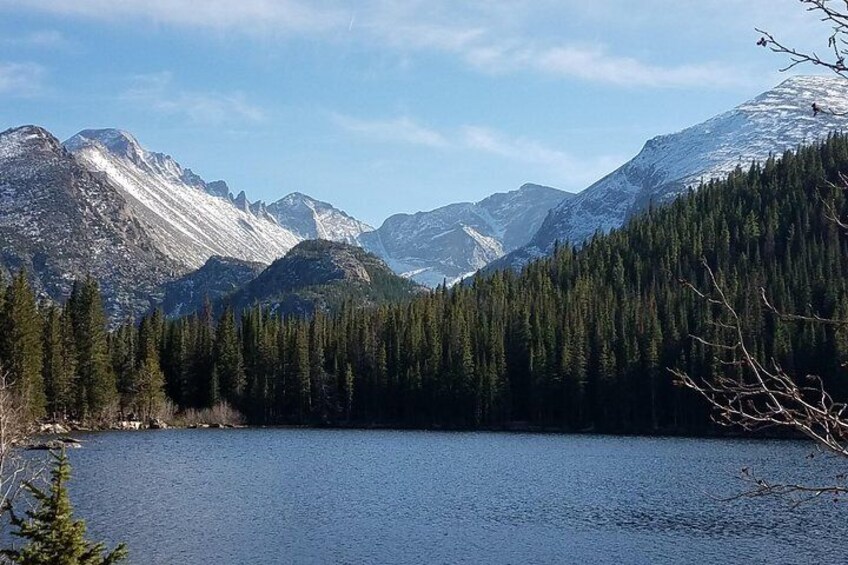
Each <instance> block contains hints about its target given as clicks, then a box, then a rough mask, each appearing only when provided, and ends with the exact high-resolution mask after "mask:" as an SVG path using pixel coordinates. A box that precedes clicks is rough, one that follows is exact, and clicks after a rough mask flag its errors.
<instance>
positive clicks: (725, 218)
mask: <svg viewBox="0 0 848 565" xmlns="http://www.w3.org/2000/svg"><path fill="white" fill-rule="evenodd" d="M840 171H843V172H845V171H848V138H846V137H844V136H834V137H831V138H830V139H828V140H827V142H825V143H823V144H821V145H816V146H813V147H809V148H804V149H800V150H799V152H798V153H797V154H793V153H787V154H785V155H783V156H782V158H780V159H770V160H769V161H767V162H766V163H764V164H762V165H758V166H754V167H752V168H751V169H750V170H748V171H741V170H740V171H737V172H736V173H734V174H732V175H731V176H730V177H729V179H727V180H726V181H724V182H715V183H712V184H710V185H707V186H704V187H702V188H701V189H700V190H698V191H697V192H694V193H692V194H690V195H687V196H683V197H681V198H680V199H678V200H677V201H675V202H674V203H672V204H670V205H668V206H665V207H663V208H660V209H655V210H649V211H648V212H646V213H645V214H644V215H642V216H640V217H638V218H635V219H634V220H632V221H631V222H630V223H629V224H628V225H627V226H626V227H624V228H622V229H621V230H618V231H614V232H612V233H611V234H609V235H606V236H599V237H596V238H594V239H593V240H591V241H590V242H589V243H588V244H587V245H586V246H585V247H583V248H582V249H580V250H576V249H574V248H570V247H560V248H558V249H557V250H556V252H555V254H554V255H553V256H552V257H550V258H548V259H544V260H541V261H538V262H536V263H533V264H531V265H530V266H528V267H527V268H526V269H525V270H524V272H523V273H521V274H520V275H516V274H514V273H512V272H509V271H506V272H499V273H495V274H493V275H491V276H489V277H486V278H483V277H479V278H477V279H476V280H474V281H473V282H472V283H471V284H469V285H460V286H457V287H454V288H452V289H450V290H448V289H445V288H440V289H438V290H437V291H435V292H432V293H428V294H426V295H423V296H421V297H419V298H416V299H413V300H411V301H407V302H404V303H401V304H395V305H383V306H379V307H374V308H361V307H357V306H356V305H352V304H351V305H349V306H348V307H344V308H342V309H341V311H340V312H339V313H337V314H333V315H329V316H328V315H324V314H320V313H319V314H316V315H315V316H313V317H311V318H309V319H305V318H295V317H289V318H280V317H278V316H274V315H271V314H269V313H268V312H267V311H263V310H261V309H249V310H246V311H245V312H244V313H243V315H242V317H241V319H240V321H238V322H237V321H236V318H235V317H234V316H233V315H232V314H231V313H230V314H229V315H225V316H224V317H223V318H222V319H221V320H220V321H218V322H215V321H214V320H213V319H212V317H211V316H210V315H203V314H199V315H194V316H191V317H185V318H182V319H179V320H174V321H170V322H169V321H165V320H164V318H163V317H162V316H161V315H154V316H152V317H149V318H147V319H145V320H144V321H143V322H142V324H141V326H140V327H138V328H136V327H134V326H126V327H124V328H122V329H121V330H120V331H118V332H116V333H114V334H112V335H111V336H110V338H109V359H110V360H111V365H110V366H109V367H107V366H106V365H103V366H100V365H98V366H97V367H94V366H92V364H91V363H87V364H85V363H86V362H87V358H86V356H85V354H83V352H86V351H88V352H90V351H95V352H97V351H99V349H98V348H97V347H94V348H92V347H90V346H88V345H86V340H88V339H89V337H88V336H89V335H95V336H96V335H98V334H97V332H91V331H90V323H89V322H90V320H91V319H92V318H91V316H90V315H89V314H88V312H89V309H90V308H89V306H86V307H85V308H83V307H82V306H81V305H83V304H90V301H88V302H86V301H83V300H81V299H80V298H77V299H76V302H75V305H74V308H73V309H72V310H71V313H70V316H67V318H68V320H69V321H68V323H62V319H63V317H62V316H57V315H56V314H55V313H54V314H52V316H53V317H52V318H50V319H49V320H53V321H52V322H51V323H48V324H47V325H46V328H47V329H49V330H50V331H45V332H44V335H45V341H44V344H45V363H44V374H45V382H46V390H47V395H46V398H47V403H48V404H47V407H48V409H49V410H50V411H58V412H69V413H71V414H74V413H79V412H84V413H88V414H92V413H97V412H98V411H100V410H103V409H104V408H105V404H103V403H104V402H105V400H103V399H109V398H121V399H122V404H123V406H124V407H125V408H131V407H133V406H138V404H139V403H140V402H148V400H149V399H150V398H153V396H151V395H150V394H149V393H150V390H151V388H155V387H156V386H158V385H157V384H156V383H157V381H156V379H155V378H153V377H155V376H156V375H157V374H158V375H161V374H162V373H158V371H159V367H161V369H162V371H163V373H164V383H165V387H166V389H167V392H168V394H169V395H170V396H171V398H172V399H173V400H174V401H175V402H177V403H178V404H180V405H181V406H186V407H188V406H194V407H202V406H206V405H209V404H211V403H214V402H217V401H219V400H222V399H223V400H228V401H229V402H231V403H232V404H234V405H236V406H238V407H239V408H240V409H241V410H242V411H244V412H245V414H246V415H247V416H248V418H249V420H250V421H252V422H254V423H312V424H316V423H353V424H365V425H368V424H381V425H396V426H420V427H436V426H445V427H482V426H486V427H499V426H506V425H510V426H515V424H516V423H518V422H520V423H522V424H526V425H530V426H545V427H548V428H555V429H567V430H586V429H594V430H602V431H622V432H651V431H685V432H692V433H700V432H704V431H707V428H708V427H709V425H710V424H709V418H708V414H707V409H706V406H705V403H704V402H703V401H702V400H701V399H700V398H699V397H697V396H695V395H694V394H692V393H690V392H689V391H687V390H685V389H681V388H679V387H676V386H674V384H673V381H672V378H671V376H670V374H669V373H668V371H667V370H666V369H667V368H668V367H677V368H682V369H685V370H687V371H689V372H691V373H693V374H698V375H709V374H712V373H714V372H716V371H723V370H728V368H727V367H726V366H724V365H722V364H720V363H719V361H718V359H716V357H715V355H714V353H715V352H714V351H712V350H707V349H705V348H703V347H701V346H699V345H697V343H696V342H694V341H693V340H692V339H690V338H689V337H688V336H689V334H703V335H706V336H709V335H710V332H712V331H714V327H715V326H714V325H712V324H711V322H712V321H714V319H713V315H714V313H715V312H714V310H713V309H712V308H711V307H709V306H707V305H706V304H705V303H704V302H703V301H702V300H701V299H699V298H698V297H697V296H695V295H694V294H693V293H692V292H690V291H688V290H686V289H685V288H682V286H681V285H680V282H679V281H680V280H681V279H685V280H688V281H691V282H693V283H694V284H695V285H697V286H700V287H702V288H707V287H708V284H707V281H706V277H705V271H704V269H703V266H702V265H701V258H702V257H704V258H706V260H707V261H708V263H709V264H710V265H711V266H712V267H713V268H714V269H716V270H717V271H718V272H719V273H720V276H721V279H722V281H723V283H724V284H725V285H726V286H727V289H728V292H729V295H730V297H731V298H732V300H733V301H734V303H735V304H736V305H737V307H738V311H739V312H740V314H741V315H742V317H743V318H744V322H745V325H746V327H747V332H748V337H749V338H750V340H751V342H752V343H753V344H754V346H755V349H756V351H757V353H758V354H760V355H762V357H763V358H764V359H768V358H771V357H774V358H775V359H776V360H778V361H779V362H780V363H781V364H783V365H784V366H785V367H786V368H788V369H790V370H792V371H796V372H797V373H798V374H801V375H803V374H807V373H810V372H813V373H819V374H821V375H822V376H823V377H824V378H825V384H826V386H827V387H829V388H830V390H831V391H832V392H834V394H835V396H836V397H837V398H845V397H846V394H848V390H846V385H845V384H844V381H845V379H844V369H843V368H841V365H842V363H843V362H844V361H846V360H847V359H848V351H846V349H848V339H846V337H848V336H846V335H844V334H845V332H846V331H848V330H846V329H844V328H839V327H835V326H822V325H804V324H798V323H780V324H777V323H776V320H775V319H774V317H773V316H772V315H770V314H767V313H766V312H765V311H764V310H763V308H761V305H760V301H759V290H758V289H759V287H765V288H766V289H767V291H768V293H769V295H770V296H771V298H772V300H773V302H774V304H775V306H777V307H778V308H780V309H783V310H787V311H795V312H800V313H813V312H815V313H817V314H820V315H823V316H841V317H846V318H848V300H846V299H848V292H846V281H848V261H846V259H848V248H847V247H846V239H845V236H844V235H843V234H842V233H841V231H840V229H839V228H838V226H837V225H836V224H835V223H834V222H833V221H831V220H829V219H828V218H827V214H826V205H827V203H832V204H833V205H834V206H835V208H836V210H837V212H838V213H842V214H844V215H845V216H846V217H848V205H846V201H845V197H844V195H843V194H842V191H841V190H839V189H835V188H828V187H827V183H826V181H827V180H828V179H830V180H837V179H838V175H839V172H840ZM22 286H24V281H20V282H18V284H17V285H13V286H12V287H10V289H11V290H10V291H9V292H7V299H6V301H5V304H6V306H5V307H4V309H3V318H4V320H3V323H4V324H6V325H5V326H4V331H3V333H2V338H3V339H4V340H5V341H6V343H5V344H4V347H3V348H2V351H3V356H4V360H5V361H6V366H7V367H12V368H15V367H33V366H34V365H33V364H32V363H30V364H26V363H22V362H21V360H20V359H17V360H13V361H14V362H9V361H8V360H9V356H10V355H14V354H15V353H14V352H17V351H19V349H16V348H15V347H14V345H15V344H14V341H13V340H14V339H15V336H17V335H20V332H16V331H11V329H10V328H13V327H15V324H16V323H18V322H16V321H15V320H14V319H13V316H14V312H15V311H16V310H15V308H16V307H13V306H11V305H12V304H19V303H20V302H21V301H20V300H18V299H16V298H15V297H16V296H17V294H20V293H21V292H22V291H21V290H20V287H22ZM83 288H88V287H83ZM15 289H17V290H15ZM80 296H82V295H80ZM85 296H87V295H85ZM18 309H21V310H23V311H28V309H27V308H22V307H18ZM42 317H43V314H42ZM94 319H96V316H95V317H94ZM63 328H66V329H63ZM66 331H69V332H71V333H72V335H71V338H73V339H68V340H63V339H60V337H61V336H62V335H64V334H63V332H66ZM98 339H99V338H98ZM48 340H49V341H48ZM68 343H72V344H73V345H72V347H73V348H75V349H74V350H75V351H78V352H80V353H79V355H78V357H77V358H78V360H79V366H80V367H82V369H83V370H84V371H83V372H84V373H85V375H86V376H85V377H84V378H82V377H79V378H75V379H73V380H72V381H69V382H71V383H73V384H72V385H71V386H70V388H68V387H66V386H64V385H63V386H56V384H55V379H56V377H54V376H52V374H53V373H50V372H48V368H51V369H50V371H54V372H55V371H56V370H57V366H58V367H63V366H64V365H61V364H57V363H56V362H55V361H54V358H55V355H56V352H57V351H58V352H59V353H60V354H63V353H62V352H65V351H66V348H67V344H68ZM57 344H59V345H57ZM62 344H65V345H62ZM28 351H31V352H34V351H35V349H34V346H30V348H29V349H28ZM10 352H12V353H10ZM48 352H52V353H49V354H48ZM32 354H33V355H34V353H32ZM97 358H98V359H101V356H99V355H98V357H97ZM98 367H99V368H98ZM103 371H110V372H111V373H112V375H117V376H118V378H117V379H116V378H111V379H109V378H101V377H99V376H98V375H100V373H101V372H103ZM151 375H152V376H153V377H152V376H151ZM62 378H63V379H66V377H65V376H62ZM22 382H26V383H33V382H34V381H32V380H31V379H30V380H27V379H24V380H23V381H22ZM62 382H65V380H63V381H62ZM51 383H52V384H51ZM115 383H117V387H118V390H114V389H113V390H112V391H107V392H106V393H103V392H101V391H100V390H99V388H100V387H108V386H115ZM159 384H161V382H160V383H159ZM27 386H35V385H30V384H28V385H27ZM82 386H86V387H87V388H84V389H83V392H84V393H85V394H80V393H79V391H75V390H74V387H78V388H79V387H82ZM57 391H58V392H57ZM139 391H142V392H139ZM115 393H117V395H116V394H115ZM61 395H64V396H61ZM31 396H32V397H33V398H38V395H37V394H32V395H31ZM98 403H100V404H98Z"/></svg>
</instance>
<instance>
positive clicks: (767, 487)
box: [669, 261, 848, 503]
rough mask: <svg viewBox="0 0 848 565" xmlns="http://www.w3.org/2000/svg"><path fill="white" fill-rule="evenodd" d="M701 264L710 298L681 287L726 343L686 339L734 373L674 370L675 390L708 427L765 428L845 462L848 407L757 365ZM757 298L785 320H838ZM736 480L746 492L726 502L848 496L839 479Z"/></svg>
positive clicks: (748, 475) (816, 385)
mask: <svg viewBox="0 0 848 565" xmlns="http://www.w3.org/2000/svg"><path fill="white" fill-rule="evenodd" d="M703 263H704V268H705V269H706V271H707V274H708V277H709V281H710V285H711V287H712V289H711V292H709V293H705V292H703V291H701V290H699V289H698V288H696V287H695V286H694V285H692V284H691V283H689V282H686V281H683V284H684V286H685V287H687V288H688V289H689V290H691V291H692V292H694V293H695V294H696V295H697V296H699V297H700V298H702V299H703V300H705V301H706V302H707V303H708V304H711V305H713V306H715V307H716V308H717V309H718V310H719V312H720V314H721V318H720V320H719V321H716V322H715V325H716V326H717V327H718V328H719V329H721V330H722V331H723V333H725V334H726V335H727V336H728V337H727V340H726V341H717V340H708V339H705V338H703V337H702V336H697V335H691V336H690V337H691V338H692V339H694V340H696V341H697V342H698V343H701V344H702V345H704V346H706V347H709V348H712V349H714V350H716V351H717V352H720V353H723V354H724V355H725V356H726V358H725V359H723V360H722V363H723V364H724V365H726V366H728V367H732V368H735V369H736V370H733V371H726V372H724V373H722V374H719V375H717V376H715V377H713V378H711V379H702V378H695V377H693V376H691V375H689V374H688V373H686V372H684V371H681V370H679V369H669V371H670V372H671V373H672V374H673V375H674V376H675V377H676V379H677V382H678V384H680V385H682V386H685V387H687V388H689V389H691V390H694V391H696V392H697V393H699V394H700V395H701V396H702V397H704V399H706V401H707V402H708V403H709V404H710V406H711V407H712V409H713V412H712V419H713V421H715V422H716V423H717V424H719V425H722V426H727V427H734V428H739V429H743V430H746V431H757V430H762V429H766V428H783V429H788V430H793V431H796V432H799V433H801V434H803V435H805V436H806V437H808V438H810V439H812V440H813V441H814V442H815V443H816V445H817V446H818V447H819V448H820V449H821V450H823V451H825V452H828V453H831V454H835V455H837V456H841V457H848V419H846V417H847V416H848V406H846V404H844V403H842V402H836V401H834V400H833V398H832V397H831V395H830V394H829V393H828V392H827V391H826V390H825V389H824V387H823V385H822V380H821V378H820V377H818V376H815V375H806V376H804V377H803V378H802V379H796V378H793V377H792V376H791V375H789V374H788V373H786V372H785V371H784V370H783V369H782V368H781V366H780V365H779V364H778V362H777V361H776V360H774V359H772V360H770V361H769V362H768V363H764V362H762V361H760V359H758V358H757V357H756V356H755V355H754V354H753V353H752V349H751V347H750V346H749V344H748V343H747V342H746V339H745V333H744V329H743V327H742V320H741V318H740V316H739V314H738V313H737V311H736V309H735V308H734V307H733V305H732V304H731V302H730V300H729V299H728V297H727V294H726V292H725V290H724V288H723V287H722V285H721V283H720V282H719V281H718V280H717V278H716V275H715V273H714V272H713V270H712V269H711V268H710V266H709V265H708V264H707V262H706V261H703ZM761 296H762V298H763V304H764V307H766V308H767V309H769V310H770V311H771V312H773V313H774V314H776V315H778V316H780V317H782V318H784V319H788V320H796V321H805V322H812V323H833V324H836V323H839V321H838V320H828V319H825V318H820V317H818V316H813V317H808V316H797V315H791V314H781V313H780V312H778V311H777V309H776V308H775V307H774V306H772V304H771V303H770V302H769V301H768V299H767V298H766V295H765V291H764V290H763V289H761ZM799 381H800V382H799ZM740 478H741V479H742V480H743V481H744V482H745V483H746V485H747V490H745V491H744V492H742V493H740V494H739V495H736V496H734V497H731V499H739V498H756V497H762V496H768V495H789V496H791V497H792V498H793V499H795V500H796V502H797V503H800V502H804V501H807V500H812V499H816V498H819V497H821V496H822V495H834V496H838V495H840V494H846V493H848V486H844V485H843V484H840V483H844V480H843V479H844V477H842V476H838V477H836V478H835V481H834V482H835V483H836V484H832V485H821V486H815V485H801V484H784V483H772V482H769V481H766V480H765V479H762V478H759V477H757V476H755V475H754V474H753V473H752V472H751V471H750V470H749V469H748V468H744V469H742V472H741V477H740Z"/></svg>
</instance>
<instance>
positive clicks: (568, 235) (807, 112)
mask: <svg viewBox="0 0 848 565" xmlns="http://www.w3.org/2000/svg"><path fill="white" fill-rule="evenodd" d="M813 103H816V104H817V105H818V106H819V107H822V108H827V109H830V110H834V111H836V112H837V113H839V112H841V113H842V115H834V114H830V113H819V114H818V115H815V116H814V115H813V111H812V104H813ZM846 110H848V81H846V80H845V79H843V78H840V77H822V76H799V77H793V78H790V79H788V80H786V81H784V82H783V83H781V84H780V85H778V86H777V87H775V88H774V89H772V90H769V91H768V92H765V93H764V94H761V95H760V96H758V97H756V98H754V99H753V100H750V101H748V102H745V103H744V104H742V105H740V106H738V107H736V108H734V109H733V110H730V111H728V112H725V113H723V114H720V115H718V116H716V117H714V118H712V119H710V120H707V121H706V122H703V123H701V124H698V125H695V126H692V127H689V128H687V129H684V130H683V131H680V132H677V133H673V134H670V135H661V136H658V137H655V138H653V139H651V140H650V141H648V142H647V143H646V144H645V146H644V148H643V149H642V151H641V152H640V153H639V154H638V155H637V156H636V157H635V158H634V159H633V160H631V161H630V162H628V163H626V164H625V165H623V166H622V167H621V168H619V169H617V170H616V171H613V172H612V173H610V174H609V175H607V176H606V177H604V178H602V179H601V180H599V181H598V182H596V183H595V184H593V185H592V186H590V187H589V188H587V189H586V190H584V191H583V192H580V193H578V195H577V196H576V197H575V198H572V199H570V200H566V201H564V202H563V203H562V204H560V205H559V206H558V207H557V208H555V209H554V210H551V213H550V214H549V215H548V217H547V218H545V221H544V223H543V224H542V226H541V227H540V228H539V230H538V232H537V233H536V235H535V236H534V237H533V239H532V241H531V242H530V244H529V245H527V246H526V247H524V248H522V249H519V250H517V251H516V252H514V253H512V254H510V255H509V256H507V257H504V258H503V259H502V260H500V261H498V262H497V263H495V265H494V267H498V266H500V267H505V266H513V267H515V266H520V265H522V264H524V263H526V262H527V261H528V260H530V259H532V258H533V257H537V256H539V255H542V254H546V253H548V252H550V251H551V249H552V247H553V245H554V243H555V241H556V240H560V241H570V242H574V243H581V242H583V241H584V240H585V239H587V238H588V237H590V236H591V235H592V234H594V233H595V232H596V231H598V230H600V231H604V232H606V231H609V230H611V229H614V228H617V227H620V226H621V225H623V224H624V222H625V221H626V220H627V218H628V217H630V216H631V215H633V214H634V213H637V212H639V211H640V210H644V209H645V208H646V207H647V206H648V205H649V204H650V203H652V202H653V203H654V204H661V203H663V202H667V201H668V200H670V199H673V198H675V197H676V196H678V195H680V194H681V193H683V192H685V191H686V190H688V189H689V188H693V187H694V188H697V186H698V185H699V184H700V183H701V182H702V181H704V182H706V181H709V180H711V179H715V178H722V177H724V176H726V175H727V174H728V173H730V172H732V171H733V170H734V169H735V168H736V167H737V166H741V167H743V168H747V167H749V166H750V165H751V163H752V162H753V161H763V160H765V159H767V158H768V157H769V156H770V155H772V154H780V153H782V152H783V151H785V150H787V149H793V148H795V147H797V146H799V145H803V144H809V143H812V142H814V141H816V140H821V139H823V138H825V137H826V136H827V135H828V134H829V133H831V132H833V131H845V130H846V129H848V116H846V115H845V114H844V112H845V111H846Z"/></svg>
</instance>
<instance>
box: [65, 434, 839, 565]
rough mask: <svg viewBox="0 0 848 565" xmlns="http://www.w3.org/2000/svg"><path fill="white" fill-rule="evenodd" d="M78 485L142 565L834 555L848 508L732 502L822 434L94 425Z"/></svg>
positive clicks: (79, 500) (784, 559)
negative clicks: (748, 436) (750, 472)
mask: <svg viewBox="0 0 848 565" xmlns="http://www.w3.org/2000/svg"><path fill="white" fill-rule="evenodd" d="M85 439H86V440H87V443H86V447H85V448H84V449H82V450H76V451H74V452H72V453H71V454H70V455H71V461H72V464H73V466H74V478H73V480H72V483H71V495H72V498H73V499H74V502H75V504H76V506H77V509H78V512H79V514H80V515H81V516H83V517H85V518H86V519H87V521H88V524H89V530H90V532H91V534H92V536H93V537H96V538H103V539H106V540H109V541H110V542H112V543H114V542H116V541H120V540H124V541H127V542H128V544H129V547H130V551H131V557H132V563H135V564H150V565H156V564H166V563H168V564H170V563H181V564H185V565H192V564H207V563H209V564H212V563H221V564H234V563H258V564H264V563H321V562H338V563H582V564H590V563H675V564H677V563H830V562H837V561H838V560H839V559H840V556H841V555H842V543H843V540H844V539H845V538H846V534H848V525H846V520H845V519H844V518H845V512H846V511H848V508H845V507H843V505H841V504H833V503H830V502H823V503H815V504H811V505H806V506H802V507H800V508H796V509H792V508H790V506H789V505H788V504H787V503H786V502H785V501H778V500H766V499H759V500H754V501H750V500H747V501H744V500H743V501H736V502H732V503H728V502H721V501H718V500H717V497H721V496H727V495H728V494H732V493H734V492H736V490H738V489H739V488H741V485H740V484H739V483H738V481H736V479H735V478H734V477H735V476H736V475H737V474H738V470H739V469H740V468H741V467H742V466H744V465H747V466H750V467H751V468H753V469H754V470H756V471H757V472H758V473H760V474H762V475H766V476H770V477H776V478H784V479H791V478H793V477H794V478H796V479H797V478H799V477H805V476H820V477H827V476H828V475H830V476H832V475H834V474H836V473H838V472H839V471H840V469H839V467H838V465H839V463H841V462H840V461H836V460H824V459H823V458H821V457H816V458H814V459H812V460H810V459H806V458H805V457H804V456H805V455H807V453H808V452H809V449H810V446H809V444H807V443H800V442H787V441H756V442H754V441H740V440H693V439H651V438H619V437H606V436H560V435H524V434H496V433H431V432H392V431H333V430H174V431H161V432H138V433H132V432H125V433H102V434H92V435H89V436H87V437H85Z"/></svg>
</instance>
